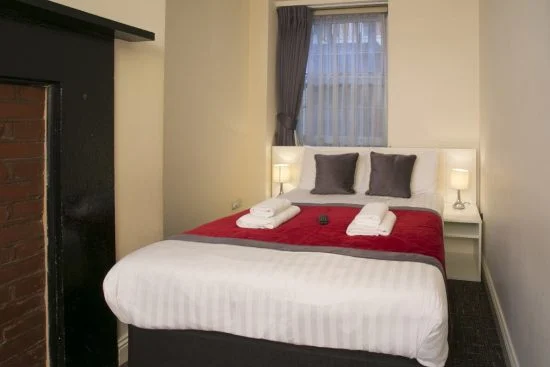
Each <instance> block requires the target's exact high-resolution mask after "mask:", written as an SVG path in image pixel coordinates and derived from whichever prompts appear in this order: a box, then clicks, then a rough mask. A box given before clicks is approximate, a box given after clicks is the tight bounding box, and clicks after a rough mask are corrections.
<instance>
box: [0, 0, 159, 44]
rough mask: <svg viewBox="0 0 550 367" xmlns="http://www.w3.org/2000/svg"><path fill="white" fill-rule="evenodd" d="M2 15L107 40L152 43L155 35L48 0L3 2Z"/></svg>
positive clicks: (12, 0)
mask: <svg viewBox="0 0 550 367" xmlns="http://www.w3.org/2000/svg"><path fill="white" fill-rule="evenodd" d="M0 15H2V16H3V17H4V18H8V17H9V18H11V19H14V20H18V21H21V20H23V19H24V20H25V21H29V22H31V23H35V24H41V25H44V26H47V27H57V28H62V29H67V30H70V31H72V32H76V33H81V34H89V35H93V36H96V37H105V38H107V39H112V38H113V37H114V38H118V39H121V40H125V41H129V42H140V41H152V40H154V39H155V34H154V33H153V32H149V31H146V30H144V29H141V28H136V27H132V26H130V25H127V24H123V23H119V22H115V21H113V20H110V19H106V18H103V17H99V16H97V15H94V14H90V13H86V12H84V11H81V10H78V9H74V8H71V7H68V6H65V5H62V4H57V3H54V2H52V1H45V0H0Z"/></svg>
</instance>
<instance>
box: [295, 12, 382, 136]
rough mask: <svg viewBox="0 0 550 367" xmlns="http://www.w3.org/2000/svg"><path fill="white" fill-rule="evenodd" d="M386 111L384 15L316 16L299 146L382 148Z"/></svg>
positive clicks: (300, 121) (300, 124) (301, 117)
mask: <svg viewBox="0 0 550 367" xmlns="http://www.w3.org/2000/svg"><path fill="white" fill-rule="evenodd" d="M386 110H387V108H386V14H382V13H374V14H373V13H370V14H351V15H350V14H347V15H325V16H316V17H315V18H314V21H313V30H312V33H311V41H310V50H309V58H308V65H307V71H306V82H305V89H304V96H303V98H302V108H301V110H300V116H299V118H298V126H297V134H298V138H299V140H300V143H302V144H304V145H332V146H386V145H387V140H388V139H387V118H386Z"/></svg>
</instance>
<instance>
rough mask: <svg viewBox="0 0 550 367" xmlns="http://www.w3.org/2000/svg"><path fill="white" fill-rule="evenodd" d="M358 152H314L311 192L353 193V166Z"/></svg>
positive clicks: (323, 193)
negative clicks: (314, 169)
mask: <svg viewBox="0 0 550 367" xmlns="http://www.w3.org/2000/svg"><path fill="white" fill-rule="evenodd" d="M358 158H359V153H347V154H330V155H325V154H315V168H316V170H317V171H316V173H315V187H314V188H313V190H311V193H312V194H319V195H329V194H355V190H354V189H353V184H354V182H355V166H356V165H357V159H358Z"/></svg>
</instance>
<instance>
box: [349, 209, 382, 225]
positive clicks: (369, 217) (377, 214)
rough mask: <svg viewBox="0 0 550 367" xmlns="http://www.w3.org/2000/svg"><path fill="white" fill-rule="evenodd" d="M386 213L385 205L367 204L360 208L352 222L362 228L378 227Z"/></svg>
mask: <svg viewBox="0 0 550 367" xmlns="http://www.w3.org/2000/svg"><path fill="white" fill-rule="evenodd" d="M387 212H388V204H386V203H368V204H366V205H365V206H363V208H361V211H359V213H358V214H357V215H356V216H355V219H354V220H355V221H356V223H358V224H361V225H364V226H369V227H378V226H379V225H380V223H382V220H383V219H384V216H385V215H386V213H387Z"/></svg>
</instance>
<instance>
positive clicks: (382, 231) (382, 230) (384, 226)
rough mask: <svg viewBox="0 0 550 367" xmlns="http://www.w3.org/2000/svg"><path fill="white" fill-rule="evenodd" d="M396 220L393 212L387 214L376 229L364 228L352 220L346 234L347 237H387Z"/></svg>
mask: <svg viewBox="0 0 550 367" xmlns="http://www.w3.org/2000/svg"><path fill="white" fill-rule="evenodd" d="M356 218H357V217H356ZM396 220H397V217H396V216H395V214H394V213H393V212H387V213H386V215H385V216H384V219H383V220H382V223H380V225H379V226H378V227H371V226H364V225H362V224H360V223H357V221H356V220H355V219H354V220H352V221H351V223H350V224H349V225H348V228H347V229H346V234H347V235H348V236H389V235H390V234H391V232H392V230H393V226H394V225H395V221H396Z"/></svg>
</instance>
